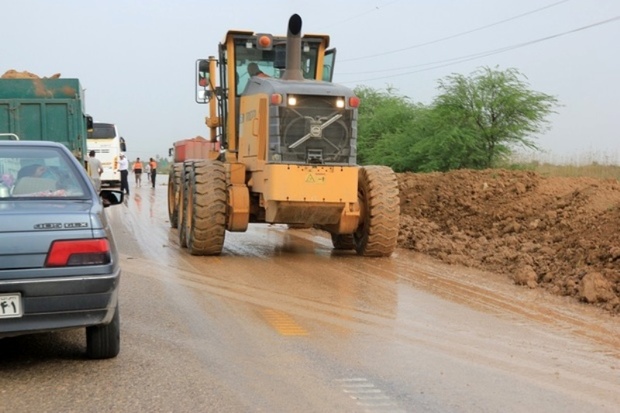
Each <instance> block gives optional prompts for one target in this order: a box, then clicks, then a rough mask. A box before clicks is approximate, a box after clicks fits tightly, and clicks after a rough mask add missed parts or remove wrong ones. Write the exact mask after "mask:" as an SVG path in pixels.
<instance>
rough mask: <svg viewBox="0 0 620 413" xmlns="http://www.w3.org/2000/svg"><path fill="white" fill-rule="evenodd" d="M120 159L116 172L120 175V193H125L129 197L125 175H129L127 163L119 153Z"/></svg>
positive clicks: (122, 154)
mask: <svg viewBox="0 0 620 413" xmlns="http://www.w3.org/2000/svg"><path fill="white" fill-rule="evenodd" d="M120 158H121V159H120V160H119V161H118V170H119V171H120V173H121V192H125V193H126V194H127V195H129V182H128V181H127V175H128V174H129V161H128V160H127V158H126V157H125V154H124V153H123V152H121V155H120Z"/></svg>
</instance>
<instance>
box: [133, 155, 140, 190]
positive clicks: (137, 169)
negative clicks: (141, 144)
mask: <svg viewBox="0 0 620 413" xmlns="http://www.w3.org/2000/svg"><path fill="white" fill-rule="evenodd" d="M131 170H132V171H133V173H134V174H135V175H136V186H142V162H140V158H136V161H135V162H134V163H133V166H132V168H131Z"/></svg>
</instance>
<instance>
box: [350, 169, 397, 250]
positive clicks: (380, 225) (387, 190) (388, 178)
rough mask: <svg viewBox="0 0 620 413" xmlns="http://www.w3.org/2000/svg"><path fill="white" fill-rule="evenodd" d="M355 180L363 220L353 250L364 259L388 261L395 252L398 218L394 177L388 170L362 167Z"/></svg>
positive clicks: (355, 236) (355, 237)
mask: <svg viewBox="0 0 620 413" xmlns="http://www.w3.org/2000/svg"><path fill="white" fill-rule="evenodd" d="M358 176H359V177H358V189H357V193H358V200H359V202H360V210H361V211H360V212H361V215H362V217H361V218H362V219H361V222H360V225H359V227H358V228H357V231H356V232H355V233H354V234H353V235H354V239H355V250H356V251H357V253H358V254H359V255H363V256H366V257H389V256H390V255H391V254H392V252H394V250H395V249H396V242H397V241H398V229H399V218H400V199H399V196H398V181H397V180H396V174H394V171H392V169H391V168H389V167H387V166H364V167H361V168H360V169H359V175H358Z"/></svg>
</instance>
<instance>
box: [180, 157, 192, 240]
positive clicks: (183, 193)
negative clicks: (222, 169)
mask: <svg viewBox="0 0 620 413" xmlns="http://www.w3.org/2000/svg"><path fill="white" fill-rule="evenodd" d="M192 168H193V163H192V162H191V161H185V162H183V164H182V166H181V168H180V169H181V175H180V177H179V208H178V217H177V227H178V229H179V245H180V246H181V248H185V247H187V237H186V236H185V227H186V226H187V222H186V221H187V193H188V189H187V187H188V185H189V175H190V172H191V170H192Z"/></svg>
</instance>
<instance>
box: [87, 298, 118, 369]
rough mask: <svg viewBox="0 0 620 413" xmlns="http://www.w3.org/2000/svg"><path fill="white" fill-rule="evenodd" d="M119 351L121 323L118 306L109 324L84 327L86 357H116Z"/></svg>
mask: <svg viewBox="0 0 620 413" xmlns="http://www.w3.org/2000/svg"><path fill="white" fill-rule="evenodd" d="M120 349H121V321H120V314H119V311H118V304H117V305H116V309H115V310H114V317H112V321H110V323H109V324H103V325H98V326H91V327H86V355H87V356H88V357H89V358H91V359H109V358H113V357H116V356H117V355H118V353H119V351H120Z"/></svg>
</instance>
